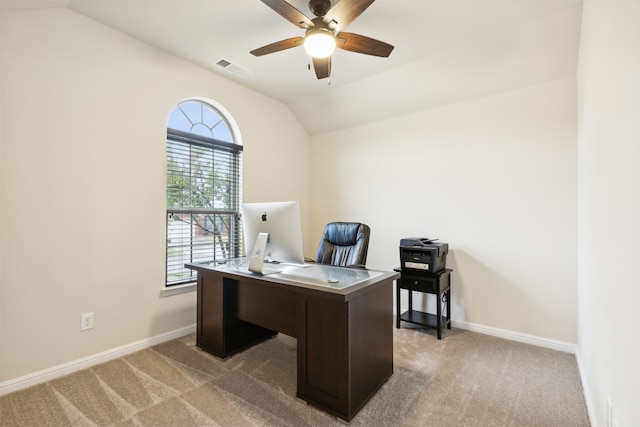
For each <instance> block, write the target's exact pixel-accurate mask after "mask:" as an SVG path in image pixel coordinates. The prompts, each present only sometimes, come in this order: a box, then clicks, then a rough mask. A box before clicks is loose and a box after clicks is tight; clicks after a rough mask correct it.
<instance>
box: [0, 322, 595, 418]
mask: <svg viewBox="0 0 640 427" xmlns="http://www.w3.org/2000/svg"><path fill="white" fill-rule="evenodd" d="M394 337H395V342H394V356H395V357H394V374H393V375H392V377H391V378H390V379H389V381H387V383H386V384H385V385H384V386H383V387H382V388H381V389H380V390H379V391H378V393H377V394H376V395H375V396H374V397H373V399H372V400H370V401H369V403H368V404H367V405H366V406H365V407H364V408H363V409H362V411H360V413H359V414H358V415H356V417H355V418H354V419H353V421H352V423H351V425H353V426H438V427H439V426H517V427H521V426H544V427H550V426H562V427H567V426H588V425H589V421H588V417H587V412H586V407H585V403H584V399H583V394H582V386H581V384H580V379H579V375H578V370H577V366H576V360H575V357H574V356H573V355H570V354H566V353H561V352H557V351H552V350H547V349H542V348H538V347H533V346H529V345H525V344H520V343H515V342H511V341H505V340H501V339H498V338H494V337H490V336H486V335H481V334H477V333H473V332H468V331H462V330H455V329H454V330H451V331H446V332H445V333H444V336H443V339H442V340H440V341H439V340H437V339H436V338H435V334H434V332H433V331H425V330H423V329H420V328H416V327H411V326H404V324H403V328H402V329H400V330H397V329H395V328H394ZM295 393H296V341H295V340H294V339H293V338H290V337H287V336H285V335H282V334H280V335H278V336H277V337H276V338H274V339H271V340H268V341H266V342H264V343H262V344H259V345H257V346H255V347H253V348H251V349H249V350H246V351H244V352H243V353H240V354H237V355H235V356H233V357H231V358H230V359H228V360H226V361H221V360H219V359H216V358H215V357H213V356H210V355H208V354H207V353H204V352H202V351H200V350H198V349H197V348H196V347H195V336H194V335H190V336H187V337H184V338H181V339H178V340H174V341H170V342H167V343H164V344H161V345H158V346H156V347H153V348H151V349H148V350H144V351H140V352H138V353H134V354H131V355H129V356H126V357H123V358H121V359H117V360H113V361H110V362H107V363H104V364H102V365H98V366H95V367H93V368H90V369H87V370H84V371H80V372H77V373H74V374H71V375H69V376H66V377H63V378H59V379H56V380H53V381H50V382H48V383H45V384H41V385H37V386H34V387H31V388H28V389H25V390H21V391H17V392H14V393H11V394H8V395H6V396H3V397H2V398H0V425H2V426H3V427H4V426H29V427H31V426H66V425H71V426H154V427H159V426H172V427H175V426H233V427H236V426H296V427H298V426H334V425H335V426H341V425H343V424H341V423H340V422H338V421H337V420H336V419H335V418H334V417H331V416H330V415H328V414H326V413H324V412H322V411H321V410H318V409H316V408H314V407H313V406H310V405H305V404H304V403H302V402H301V401H299V400H298V399H296V397H295Z"/></svg>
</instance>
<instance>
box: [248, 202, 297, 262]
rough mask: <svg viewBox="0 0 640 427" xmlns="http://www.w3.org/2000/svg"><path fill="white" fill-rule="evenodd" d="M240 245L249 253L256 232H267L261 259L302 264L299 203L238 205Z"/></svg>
mask: <svg viewBox="0 0 640 427" xmlns="http://www.w3.org/2000/svg"><path fill="white" fill-rule="evenodd" d="M242 226H243V229H244V247H245V253H246V255H247V256H248V257H251V256H253V255H254V254H253V249H254V247H255V243H256V239H257V237H258V234H259V233H269V238H268V240H267V247H266V250H265V253H264V259H265V261H275V262H286V263H292V264H304V251H303V249H302V223H301V221H300V203H298V202H266V203H244V204H243V205H242Z"/></svg>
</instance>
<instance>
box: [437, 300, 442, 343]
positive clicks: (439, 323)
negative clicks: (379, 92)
mask: <svg viewBox="0 0 640 427" xmlns="http://www.w3.org/2000/svg"><path fill="white" fill-rule="evenodd" d="M436 298H437V299H436V316H437V318H436V328H437V329H436V330H437V331H438V339H439V340H440V339H442V293H441V292H440V289H438V292H437V293H436Z"/></svg>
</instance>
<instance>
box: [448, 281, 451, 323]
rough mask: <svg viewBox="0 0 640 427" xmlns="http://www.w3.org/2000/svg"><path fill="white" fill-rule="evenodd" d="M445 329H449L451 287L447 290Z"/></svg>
mask: <svg viewBox="0 0 640 427" xmlns="http://www.w3.org/2000/svg"><path fill="white" fill-rule="evenodd" d="M447 319H448V320H447V329H451V288H449V289H448V290H447Z"/></svg>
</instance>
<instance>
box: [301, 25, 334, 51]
mask: <svg viewBox="0 0 640 427" xmlns="http://www.w3.org/2000/svg"><path fill="white" fill-rule="evenodd" d="M335 49H336V39H335V37H334V36H333V33H332V32H331V31H330V30H327V29H324V28H313V29H311V30H309V31H307V34H306V35H305V37H304V50H306V51H307V53H308V54H309V56H311V57H312V58H326V57H328V56H331V54H332V53H333V51H334V50H335Z"/></svg>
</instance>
